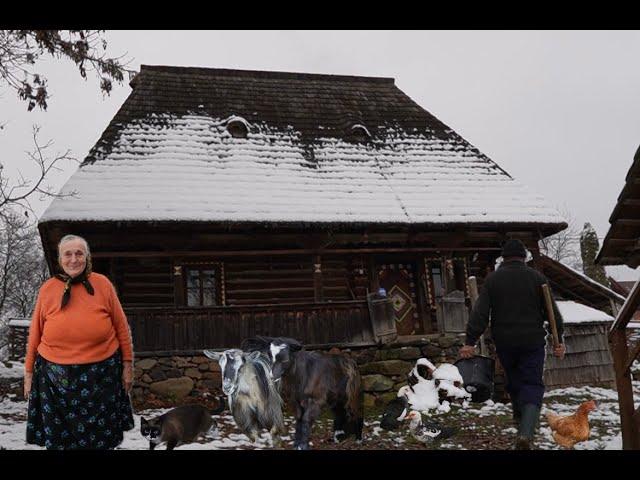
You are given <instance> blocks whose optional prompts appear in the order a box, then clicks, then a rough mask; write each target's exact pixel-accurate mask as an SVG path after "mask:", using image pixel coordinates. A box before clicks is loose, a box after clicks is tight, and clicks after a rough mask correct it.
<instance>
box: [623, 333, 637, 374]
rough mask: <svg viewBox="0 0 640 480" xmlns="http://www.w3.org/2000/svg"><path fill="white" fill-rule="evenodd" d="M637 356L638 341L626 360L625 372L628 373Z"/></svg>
mask: <svg viewBox="0 0 640 480" xmlns="http://www.w3.org/2000/svg"><path fill="white" fill-rule="evenodd" d="M638 355H640V340H638V341H637V342H636V345H635V347H633V348H632V349H631V352H630V353H629V358H627V363H626V364H625V366H624V368H625V371H628V370H629V369H630V368H631V365H633V362H634V361H635V359H636V358H638Z"/></svg>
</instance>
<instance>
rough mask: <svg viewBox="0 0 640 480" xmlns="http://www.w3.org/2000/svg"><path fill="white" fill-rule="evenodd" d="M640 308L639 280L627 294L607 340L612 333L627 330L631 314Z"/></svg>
mask: <svg viewBox="0 0 640 480" xmlns="http://www.w3.org/2000/svg"><path fill="white" fill-rule="evenodd" d="M638 306H640V279H639V280H638V281H637V282H636V284H635V285H634V286H633V288H632V289H631V292H629V296H628V297H627V300H626V301H625V302H624V305H622V308H621V309H620V311H619V312H618V316H617V317H616V319H615V321H614V322H613V325H611V329H610V330H609V338H611V335H612V334H613V333H614V331H616V330H619V331H622V332H624V330H625V329H626V328H627V325H628V323H629V320H631V318H632V317H633V314H634V313H635V312H636V310H637V309H638Z"/></svg>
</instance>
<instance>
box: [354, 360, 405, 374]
mask: <svg viewBox="0 0 640 480" xmlns="http://www.w3.org/2000/svg"><path fill="white" fill-rule="evenodd" d="M412 368H413V365H412V364H411V363H408V362H404V361H402V360H383V361H381V362H371V363H367V364H366V365H363V366H362V367H360V371H361V372H362V373H363V374H371V373H373V374H375V373H378V374H381V375H407V374H408V373H409V372H410V371H411V369H412Z"/></svg>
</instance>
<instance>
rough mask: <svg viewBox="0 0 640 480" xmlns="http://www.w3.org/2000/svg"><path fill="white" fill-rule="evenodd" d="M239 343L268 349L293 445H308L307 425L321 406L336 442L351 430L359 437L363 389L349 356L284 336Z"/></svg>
mask: <svg viewBox="0 0 640 480" xmlns="http://www.w3.org/2000/svg"><path fill="white" fill-rule="evenodd" d="M242 346H243V348H244V349H245V350H249V351H261V352H263V353H268V354H269V355H270V360H271V365H272V366H271V373H272V375H273V378H274V380H275V381H278V380H280V379H281V378H282V379H283V393H284V396H285V397H286V399H287V401H288V404H289V406H290V407H292V408H293V410H294V415H295V419H296V433H295V440H294V448H296V449H298V450H307V449H308V448H309V436H310V434H311V427H312V425H313V422H315V420H316V419H317V418H318V417H319V416H320V413H321V411H322V408H323V407H324V406H328V407H329V408H330V409H331V410H332V412H333V415H334V421H333V431H334V440H335V441H336V442H338V441H342V440H344V439H345V438H346V437H347V436H349V435H351V434H353V435H355V437H356V439H358V440H362V428H363V425H364V421H363V397H364V392H363V390H362V381H361V378H360V372H359V371H358V367H357V365H356V363H355V362H354V361H353V360H352V359H350V358H348V357H345V356H343V355H336V354H325V353H318V352H309V351H305V350H303V349H302V344H301V343H300V342H298V341H297V340H294V339H291V338H284V337H276V338H273V337H254V338H251V339H247V340H245V341H244V342H243V345H242Z"/></svg>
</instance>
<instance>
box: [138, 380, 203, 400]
mask: <svg viewBox="0 0 640 480" xmlns="http://www.w3.org/2000/svg"><path fill="white" fill-rule="evenodd" d="M193 386H194V382H193V380H191V379H190V378H189V377H180V378H170V379H168V380H163V381H161V382H156V383H152V384H151V385H150V386H149V389H150V390H151V393H154V394H156V395H158V396H161V397H165V398H170V399H172V400H180V399H182V398H184V397H186V396H187V395H189V392H191V390H193Z"/></svg>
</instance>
